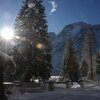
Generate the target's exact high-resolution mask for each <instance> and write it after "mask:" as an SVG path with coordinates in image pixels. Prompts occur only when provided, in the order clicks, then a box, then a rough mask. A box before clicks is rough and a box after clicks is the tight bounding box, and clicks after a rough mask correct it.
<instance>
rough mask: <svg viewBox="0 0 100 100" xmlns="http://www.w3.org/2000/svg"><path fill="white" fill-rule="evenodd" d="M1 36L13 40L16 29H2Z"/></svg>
mask: <svg viewBox="0 0 100 100" xmlns="http://www.w3.org/2000/svg"><path fill="white" fill-rule="evenodd" d="M1 37H2V38H3V39H5V40H11V39H13V37H14V31H13V29H12V28H9V27H5V28H3V29H2V30H1Z"/></svg>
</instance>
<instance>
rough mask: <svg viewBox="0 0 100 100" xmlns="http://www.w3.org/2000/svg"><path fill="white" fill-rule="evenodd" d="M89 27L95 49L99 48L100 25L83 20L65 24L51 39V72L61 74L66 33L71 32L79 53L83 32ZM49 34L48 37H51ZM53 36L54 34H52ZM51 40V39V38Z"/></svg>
mask: <svg viewBox="0 0 100 100" xmlns="http://www.w3.org/2000/svg"><path fill="white" fill-rule="evenodd" d="M88 29H91V32H92V33H93V37H94V40H95V41H94V42H95V43H94V44H95V51H98V50H100V25H91V24H87V23H83V22H77V23H73V24H69V25H66V26H65V27H64V28H63V30H62V31H61V32H60V33H59V34H58V35H56V37H54V39H53V41H52V42H53V51H52V55H53V58H52V64H53V68H54V69H53V74H54V75H59V74H61V69H62V65H63V59H64V52H65V51H64V50H65V45H66V42H67V37H68V36H67V35H68V33H71V34H72V36H73V38H74V43H75V47H76V49H77V51H78V53H81V51H82V46H83V42H84V33H85V32H86V31H87V30H88ZM50 35H51V36H53V35H52V34H49V36H50ZM51 36H50V37H51ZM54 36H55V35H54ZM51 40H52V39H51Z"/></svg>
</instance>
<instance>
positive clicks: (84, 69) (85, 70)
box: [80, 60, 88, 77]
mask: <svg viewBox="0 0 100 100" xmlns="http://www.w3.org/2000/svg"><path fill="white" fill-rule="evenodd" d="M80 74H81V77H86V76H87V74H88V64H87V62H86V61H85V60H83V61H82V66H81V69H80Z"/></svg>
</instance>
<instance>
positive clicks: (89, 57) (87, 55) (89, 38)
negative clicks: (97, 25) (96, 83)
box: [83, 28, 94, 79]
mask: <svg viewBox="0 0 100 100" xmlns="http://www.w3.org/2000/svg"><path fill="white" fill-rule="evenodd" d="M93 43H94V40H93V32H92V30H91V28H88V29H86V32H85V33H84V47H83V59H84V60H85V61H87V63H88V78H89V79H93V77H94V75H93V48H94V44H93Z"/></svg>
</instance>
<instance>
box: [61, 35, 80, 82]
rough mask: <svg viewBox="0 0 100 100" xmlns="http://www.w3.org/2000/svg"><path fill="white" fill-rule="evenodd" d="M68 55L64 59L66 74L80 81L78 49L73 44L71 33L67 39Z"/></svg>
mask: <svg viewBox="0 0 100 100" xmlns="http://www.w3.org/2000/svg"><path fill="white" fill-rule="evenodd" d="M66 49H67V50H66V52H67V53H66V55H65V59H64V67H63V72H64V74H66V75H68V77H69V78H70V79H71V80H72V81H78V79H79V64H78V62H77V57H76V51H75V48H74V44H73V39H72V36H71V35H70V36H69V38H68V41H67V48H66Z"/></svg>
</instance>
